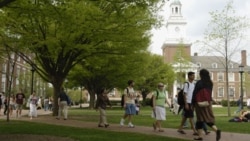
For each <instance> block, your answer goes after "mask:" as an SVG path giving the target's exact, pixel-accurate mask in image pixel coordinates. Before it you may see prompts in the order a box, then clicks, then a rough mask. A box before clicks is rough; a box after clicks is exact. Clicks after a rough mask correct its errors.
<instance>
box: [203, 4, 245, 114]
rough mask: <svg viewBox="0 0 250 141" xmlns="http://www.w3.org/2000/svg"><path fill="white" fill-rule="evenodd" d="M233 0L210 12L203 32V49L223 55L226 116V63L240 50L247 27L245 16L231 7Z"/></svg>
mask: <svg viewBox="0 0 250 141" xmlns="http://www.w3.org/2000/svg"><path fill="white" fill-rule="evenodd" d="M232 4H233V1H230V2H229V3H228V4H227V5H226V6H225V8H224V9H223V10H222V11H221V12H219V11H218V10H216V11H214V12H210V15H211V21H210V22H209V24H208V29H207V30H206V32H205V33H204V36H205V37H204V41H202V43H203V44H204V46H205V47H204V49H205V50H206V52H207V53H210V54H214V55H215V56H218V55H220V56H223V57H224V58H225V60H224V61H222V62H221V64H223V66H224V69H225V72H226V92H225V93H226V94H227V101H228V116H231V113H230V98H229V82H228V72H229V69H228V64H229V63H230V60H231V59H232V57H233V55H235V53H237V52H239V51H240V48H241V46H240V45H241V44H240V43H241V40H242V39H243V37H244V33H245V32H244V31H245V30H246V29H247V28H248V27H249V24H248V22H247V19H246V18H245V17H241V16H236V15H235V11H234V10H233V7H232Z"/></svg>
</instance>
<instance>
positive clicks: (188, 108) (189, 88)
mask: <svg viewBox="0 0 250 141" xmlns="http://www.w3.org/2000/svg"><path fill="white" fill-rule="evenodd" d="M194 78H195V73H194V72H188V82H187V83H185V84H184V90H183V94H184V102H185V106H184V116H183V118H182V121H181V125H180V127H179V129H178V132H179V133H181V134H186V133H185V132H184V131H183V125H184V123H185V122H186V120H187V119H189V122H190V125H191V128H192V129H193V131H194V133H193V135H198V134H197V131H196V129H195V126H194V120H193V118H194V111H193V106H192V97H193V91H194V87H195V82H194Z"/></svg>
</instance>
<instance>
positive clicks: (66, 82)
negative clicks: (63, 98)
mask: <svg viewBox="0 0 250 141" xmlns="http://www.w3.org/2000/svg"><path fill="white" fill-rule="evenodd" d="M68 82H69V81H68V79H65V91H66V93H67V92H68V89H67V87H68V86H67V85H68Z"/></svg>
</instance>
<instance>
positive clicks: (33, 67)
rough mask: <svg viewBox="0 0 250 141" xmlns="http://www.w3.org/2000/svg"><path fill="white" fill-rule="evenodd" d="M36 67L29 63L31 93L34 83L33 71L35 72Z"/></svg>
mask: <svg viewBox="0 0 250 141" xmlns="http://www.w3.org/2000/svg"><path fill="white" fill-rule="evenodd" d="M35 70H36V68H35V64H31V70H30V71H31V93H30V94H32V93H33V90H34V89H33V83H34V72H35Z"/></svg>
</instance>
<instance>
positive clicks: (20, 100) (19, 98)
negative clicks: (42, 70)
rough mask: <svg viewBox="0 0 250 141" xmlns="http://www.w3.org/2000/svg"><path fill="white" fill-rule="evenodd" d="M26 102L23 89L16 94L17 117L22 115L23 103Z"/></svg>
mask: <svg viewBox="0 0 250 141" xmlns="http://www.w3.org/2000/svg"><path fill="white" fill-rule="evenodd" d="M24 103H25V95H24V93H23V91H22V89H20V90H19V92H18V93H17V94H16V117H17V118H18V117H21V115H22V108H23V104H24Z"/></svg>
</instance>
